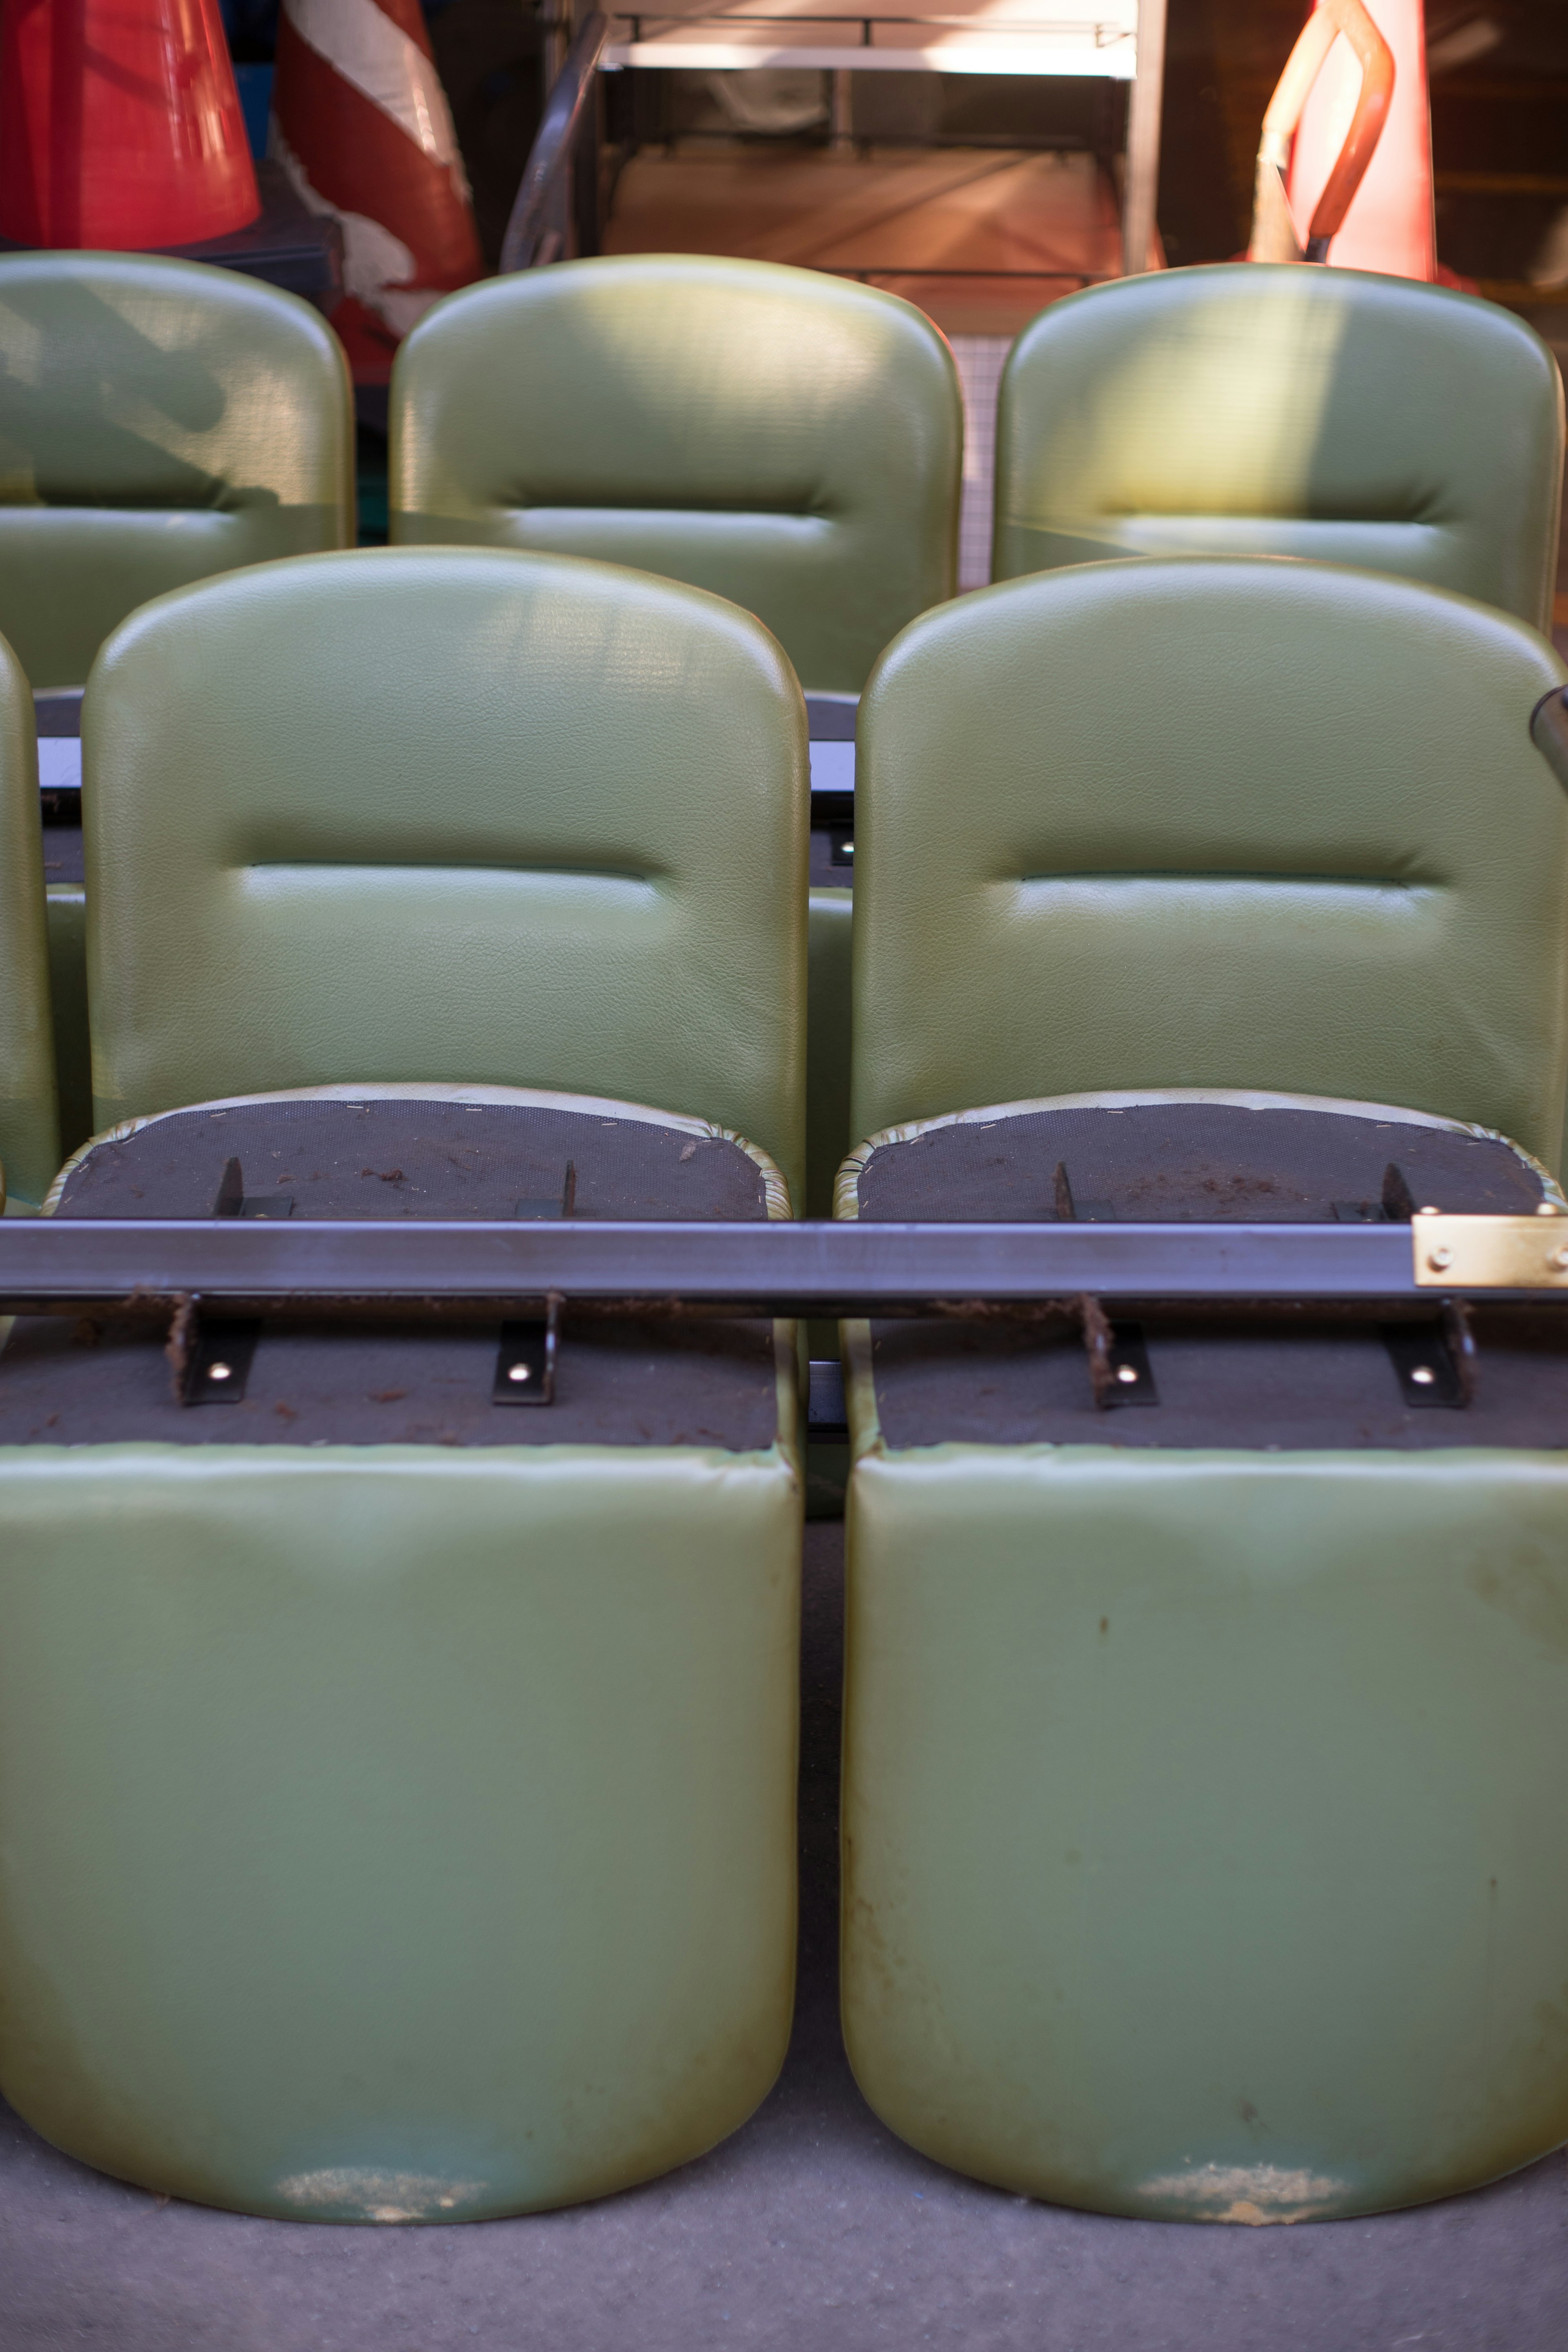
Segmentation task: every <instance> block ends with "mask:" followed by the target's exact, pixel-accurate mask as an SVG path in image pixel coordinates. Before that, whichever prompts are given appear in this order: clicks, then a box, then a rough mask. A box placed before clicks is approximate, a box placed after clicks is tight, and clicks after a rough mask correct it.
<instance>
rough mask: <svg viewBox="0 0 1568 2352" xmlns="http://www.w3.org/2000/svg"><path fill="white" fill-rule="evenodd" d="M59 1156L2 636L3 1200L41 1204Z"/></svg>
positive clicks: (27, 819) (11, 665) (12, 660)
mask: <svg viewBox="0 0 1568 2352" xmlns="http://www.w3.org/2000/svg"><path fill="white" fill-rule="evenodd" d="M59 1158H60V1152H59V1122H58V1113H57V1108H56V1097H55V1048H54V1031H53V1025H52V1023H51V1021H50V1017H49V965H48V943H47V934H46V921H45V909H44V862H43V844H42V840H41V838H40V834H39V826H38V761H37V742H36V740H35V737H34V732H33V698H32V695H31V693H30V692H29V691H28V688H27V681H26V677H25V676H24V674H23V671H22V667H21V664H20V663H19V662H18V661H17V659H16V655H15V654H14V653H13V652H12V651H11V648H10V646H8V645H6V644H5V641H4V640H3V639H0V1172H3V1183H0V1200H4V1201H5V1202H6V1204H7V1205H8V1206H10V1207H12V1208H13V1209H15V1208H18V1207H23V1208H37V1206H38V1204H39V1203H40V1202H41V1201H42V1200H43V1197H44V1194H45V1193H46V1192H47V1190H48V1187H49V1184H50V1182H51V1181H52V1179H53V1177H54V1173H55V1171H56V1169H57V1168H58V1165H59Z"/></svg>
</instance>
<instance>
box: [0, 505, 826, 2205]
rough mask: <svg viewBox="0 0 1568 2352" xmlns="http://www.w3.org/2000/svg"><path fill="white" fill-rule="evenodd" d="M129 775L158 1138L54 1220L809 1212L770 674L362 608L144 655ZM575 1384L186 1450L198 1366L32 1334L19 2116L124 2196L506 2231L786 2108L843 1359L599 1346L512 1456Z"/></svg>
mask: <svg viewBox="0 0 1568 2352" xmlns="http://www.w3.org/2000/svg"><path fill="white" fill-rule="evenodd" d="M84 728H85V734H84V759H85V792H86V797H87V806H86V811H85V817H86V834H87V843H88V882H89V910H90V920H91V938H90V955H91V970H92V983H93V1022H94V1033H93V1042H94V1084H95V1089H96V1098H97V1105H98V1115H99V1117H100V1119H101V1120H102V1121H104V1122H105V1123H106V1127H107V1129H108V1131H107V1132H106V1133H105V1134H104V1135H102V1136H100V1138H99V1139H96V1140H95V1141H94V1142H93V1143H91V1144H89V1146H88V1147H87V1148H86V1149H85V1150H83V1151H81V1152H79V1154H77V1155H76V1156H75V1158H74V1159H73V1160H72V1161H71V1162H70V1163H68V1167H67V1169H66V1171H64V1172H63V1174H62V1177H61V1179H60V1181H59V1183H58V1186H57V1187H56V1191H55V1192H54V1194H53V1196H52V1199H51V1203H50V1206H51V1209H52V1213H54V1214H56V1215H58V1216H61V1217H68V1216H93V1215H97V1216H104V1215H109V1216H113V1215H124V1214H137V1215H142V1216H180V1215H186V1216H188V1215H191V1214H197V1215H205V1214H207V1213H233V1214H236V1215H242V1216H253V1215H263V1216H276V1215H278V1214H279V1213H288V1204H289V1203H290V1202H292V1203H293V1204H295V1206H296V1207H297V1209H298V1211H299V1213H301V1214H304V1215H313V1216H316V1217H318V1218H321V1217H325V1218H332V1217H350V1218H360V1219H363V1218H367V1217H368V1218H377V1217H379V1218H387V1217H394V1218H395V1217H408V1216H415V1217H418V1216H425V1217H429V1216H432V1215H435V1216H441V1215H447V1216H463V1217H473V1216H478V1217H488V1218H495V1217H501V1218H509V1219H510V1218H511V1217H514V1216H516V1217H537V1216H549V1215H557V1216H558V1215H563V1214H572V1215H574V1216H577V1217H589V1218H592V1217H605V1216H610V1217H616V1216H619V1217H628V1216H629V1217H637V1218H646V1217H649V1216H654V1217H658V1216H673V1217H690V1216H715V1215H719V1216H725V1217H730V1218H748V1217H751V1218H764V1217H770V1216H772V1217H779V1216H788V1215H789V1214H790V1213H792V1203H793V1200H794V1198H795V1197H796V1196H797V1195H798V1189H799V1185H800V1182H801V1171H802V1165H803V1157H804V1144H803V1130H804V1105H803V1071H802V1064H803V1058H804V1033H805V830H806V822H807V785H806V748H805V743H806V739H805V713H804V710H803V708H802V704H801V698H800V695H799V690H798V688H797V687H796V684H795V679H794V677H793V675H792V674H791V672H790V670H789V667H788V665H787V664H786V663H785V662H784V658H783V656H781V654H780V653H779V650H778V647H777V646H776V645H775V644H774V643H773V640H772V639H771V638H769V637H768V635H766V633H765V632H764V631H763V630H762V629H760V628H759V627H758V626H757V625H756V624H755V623H754V622H753V621H752V620H751V619H750V618H749V616H747V615H746V614H742V613H739V612H737V611H736V610H735V609H734V608H733V607H732V606H731V605H728V604H722V603H721V602H720V601H719V600H717V599H715V598H712V597H709V596H705V595H702V594H700V593H694V592H693V591H691V590H689V589H686V588H683V587H679V586H675V585H672V584H670V583H665V582H661V581H656V580H651V579H648V578H647V577H644V576H640V575H636V574H632V573H629V572H621V571H618V570H616V569H614V568H612V567H609V566H606V565H600V564H591V563H579V562H573V561H569V560H563V559H561V558H558V557H550V556H529V555H523V554H518V553H509V552H506V551H495V550H482V549H471V550H444V551H423V550H406V549H398V550H390V551H367V552H363V553H360V554H345V555H328V556H319V557H314V558H310V559H307V560H305V561H303V562H296V563H291V564H279V565H274V566H268V567H263V568H259V569H257V570H253V571H249V572H240V573H236V574H234V575H232V576H230V577H228V578H226V579H225V580H223V581H219V582H214V583H209V584H207V585H205V586H203V587H199V588H195V589H192V590H189V591H187V592H185V593H183V594H181V595H178V596H174V597H169V598H165V599H163V600H162V601H161V602H160V603H159V604H156V605H154V606H153V607H150V608H149V609H147V610H146V611H144V612H142V614H138V615H137V616H136V617H135V618H134V619H132V621H131V622H130V623H128V624H127V625H126V626H125V627H124V628H122V629H121V631H120V632H119V633H118V634H117V635H116V637H115V638H114V640H113V642H112V643H111V645H110V646H109V647H108V649H107V650H106V652H105V653H104V655H103V656H102V658H101V659H100V662H99V664H98V666H97V667H96V668H95V671H94V674H93V677H92V681H91V683H90V685H89V689H88V695H87V701H86V709H85V718H84ZM790 877H798V880H796V881H795V883H794V884H793V885H792V882H791V879H790ZM531 1328H532V1327H531V1326H521V1325H519V1326H514V1325H507V1326H505V1327H503V1328H502V1329H501V1331H500V1343H499V1344H500V1354H499V1356H498V1333H497V1329H496V1328H495V1327H494V1326H493V1325H492V1326H491V1327H490V1328H489V1329H488V1330H485V1329H483V1328H473V1327H470V1326H467V1325H461V1324H459V1325H458V1326H451V1325H437V1326H434V1327H432V1326H430V1325H428V1324H426V1325H425V1326H424V1327H421V1328H398V1327H396V1326H394V1327H392V1328H390V1329H389V1328H386V1327H385V1326H384V1325H380V1326H377V1325H374V1324H373V1325H369V1326H364V1327H361V1326H358V1325H351V1326H349V1327H348V1328H344V1327H343V1326H342V1324H341V1323H339V1324H335V1325H331V1324H329V1325H321V1324H320V1323H318V1324H310V1323H309V1322H306V1323H304V1324H302V1325H300V1324H289V1325H288V1326H286V1327H285V1328H277V1327H269V1328H264V1329H262V1330H261V1331H260V1332H259V1334H257V1333H254V1332H252V1333H249V1334H248V1335H247V1331H246V1329H245V1328H244V1327H243V1326H239V1325H235V1324H232V1323H230V1324H226V1323H224V1322H222V1321H221V1320H220V1321H213V1322H211V1323H204V1322H200V1321H197V1322H196V1323H195V1324H194V1325H187V1324H182V1325H180V1327H179V1328H178V1329H177V1330H176V1331H174V1332H172V1333H171V1335H170V1338H171V1345H172V1346H173V1347H174V1355H175V1359H176V1361H175V1370H174V1383H175V1386H174V1389H173V1390H172V1388H171V1371H170V1363H169V1361H166V1360H165V1357H164V1351H163V1345H162V1341H163V1328H162V1327H160V1326H154V1327H153V1330H152V1332H151V1334H149V1331H148V1328H147V1327H146V1326H145V1325H144V1324H143V1325H136V1324H134V1323H131V1324H126V1325H123V1326H121V1324H119V1323H117V1322H115V1321H113V1320H112V1319H111V1320H110V1322H109V1323H108V1325H107V1326H106V1327H105V1328H103V1329H102V1331H101V1332H100V1345H98V1346H96V1347H93V1348H88V1349H84V1348H82V1347H80V1346H79V1345H78V1346H73V1345H72V1344H71V1338H70V1330H69V1327H68V1326H61V1325H59V1324H51V1323H50V1322H49V1321H48V1320H47V1318H32V1319H24V1320H23V1321H20V1322H18V1323H17V1325H16V1327H15V1328H14V1330H13V1333H12V1336H11V1339H10V1341H9V1344H8V1345H7V1347H6V1349H5V1353H4V1355H0V1449H4V1458H3V1461H0V1656H3V1659H4V1664H0V1685H3V1689H0V1824H3V1825H0V1985H3V1986H4V1990H5V1999H4V2001H3V2003H0V2018H3V2020H4V2022H3V2023H0V2085H3V2087H4V2090H5V2095H6V2096H7V2097H8V2098H9V2100H10V2101H11V2102H12V2104H13V2105H15V2106H16V2108H17V2109H18V2111H19V2112H20V2113H21V2114H22V2115H23V2116H25V2117H26V2119H27V2120H28V2121H29V2122H30V2123H31V2124H32V2125H33V2126H35V2127H36V2128H37V2130H39V2131H40V2132H42V2133H43V2134H44V2135H45V2136H46V2137H48V2138H50V2139H52V2140H54V2141H55V2142H56V2143H57V2144H58V2146H60V2147H65V2148H67V2149H68V2150H69V2151H70V2152H71V2153H73V2154H74V2155H76V2156H78V2157H79V2158H82V2159H83V2160H84V2161H86V2162H88V2163H90V2164H95V2165H98V2166H99V2167H100V2168H103V2169H104V2170H107V2171H110V2172H112V2173H116V2174H118V2175H120V2176H121V2177H123V2178H125V2179H132V2180H135V2181H138V2182H140V2183H141V2184H142V2185H143V2186H145V2187H148V2188H151V2189H157V2190H159V2191H161V2192H163V2193H168V2194H174V2195H178V2196H181V2197H185V2198H189V2199H193V2200H196V2201H199V2202H205V2203H209V2204H217V2205H226V2206H230V2207H234V2208H237V2209H238V2210H247V2211H253V2212H258V2213H265V2214H271V2215H275V2216H279V2217H285V2218H287V2217H292V2218H302V2219H311V2220H339V2221H408V2220H424V2221H438V2220H456V2219H464V2218H468V2219H479V2218H483V2217H485V2216H486V2215H490V2214H496V2213H504V2212H514V2211H520V2210H531V2209H535V2208H539V2207H543V2206H550V2205H559V2204H562V2203H565V2202H569V2201H574V2200H578V2199H581V2198H584V2197H590V2196H595V2195H600V2194H605V2193H607V2192H609V2191H611V2190H614V2189H619V2188H623V2187H626V2186H627V2185H629V2184H630V2183H632V2182H635V2181H637V2180H641V2179H647V2178H648V2177H650V2176H651V2175H653V2174H656V2173H658V2172H660V2171H663V2170H665V2169H667V2168H669V2167H671V2166H673V2165H677V2164H679V2163H681V2162H684V2161H685V2160H686V2159H687V2158H690V2157H692V2156H695V2155H697V2154H698V2153H700V2151H701V2150H702V2149H703V2148H705V2147H710V2145H712V2143H713V2142H714V2141H716V2140H718V2139H720V2138H721V2137H723V2136H724V2135H725V2134H726V2133H728V2132H730V2131H731V2130H733V2129H734V2128H735V2127H736V2126H738V2125H739V2124H740V2123H741V2122H742V2121H743V2120H744V2118H745V2117H746V2116H747V2115H748V2114H749V2113H750V2112H751V2111H752V2108H753V2107H754V2106H755V2105H756V2104H757V2102H758V2101H759V2100H760V2099H761V2098H762V2097H763V2095H764V2093H765V2092H766V2090H767V2089H768V2087H769V2085H770V2084H771V2083H772V2081H773V2076H774V2074H775V2073H776V2071H777V2069H778V2066H779V2064H780V2063H781V2061H782V2058H783V2054H784V2045H785V2042H786V2041H787V2038H788V2033H789V2026H790V2017H791V2009H792V1986H793V1965H794V1949H795V1852H794V1806H795V1747H796V1717H797V1696H796V1681H797V1660H796V1647H795V1634H796V1625H797V1619H798V1608H799V1544H800V1521H801V1465H800V1454H799V1446H798V1442H797V1421H798V1403H797V1378H796V1354H795V1338H794V1333H793V1329H792V1328H790V1327H787V1326H783V1325H780V1326H771V1325H768V1324H766V1323H762V1324H755V1323H752V1324H745V1325H737V1324H734V1323H731V1322H721V1323H719V1324H716V1325H709V1326H705V1327H704V1328H703V1329H702V1330H700V1331H697V1332H692V1331H685V1332H675V1333H672V1332H671V1330H670V1328H669V1326H668V1323H665V1324H662V1325H660V1324H658V1323H648V1322H643V1323H638V1322H635V1321H634V1322H631V1323H626V1322H621V1323H615V1324H606V1323H604V1322H599V1323H595V1322H593V1321H592V1320H590V1319H588V1318H574V1317H573V1316H570V1315H569V1316H568V1317H567V1318H566V1320H565V1322H564V1325H563V1329H562V1331H561V1335H560V1340H559V1349H558V1353H557V1356H556V1358H555V1374H554V1377H555V1396H554V1402H552V1403H551V1404H550V1405H548V1406H547V1407H545V1408H543V1409H540V1410H536V1411H531V1412H529V1411H523V1412H514V1411H508V1410H506V1409H505V1408H506V1407H507V1406H508V1405H509V1404H512V1403H515V1402H526V1401H527V1398H526V1395H525V1394H522V1393H521V1392H520V1391H515V1390H513V1389H510V1387H509V1386H508V1382H509V1381H510V1380H512V1379H513V1378H514V1377H517V1376H520V1375H521V1373H522V1372H523V1371H526V1370H530V1369H531V1368H533V1369H540V1370H542V1366H543V1364H544V1362H545V1361H546V1359H544V1358H542V1357H535V1356H531V1355H530V1353H529V1352H528V1349H527V1348H526V1347H521V1343H519V1342H518V1341H517V1334H518V1333H519V1332H520V1331H527V1330H531ZM509 1335H510V1337H509ZM535 1337H536V1338H537V1337H539V1334H537V1333H536V1334H535ZM252 1340H254V1349H253V1352H252V1350H251V1342H252ZM520 1348H521V1352H520ZM219 1383H221V1385H218V1384H219ZM204 1384H205V1385H204ZM535 1393H537V1391H535ZM185 1400H189V1401H188V1402H187V1401H185ZM110 1529H111V1530H112V1539H111V1540H107V1541H106V1535H107V1534H108V1533H109V1531H110Z"/></svg>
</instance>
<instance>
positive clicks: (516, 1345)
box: [490, 1291, 562, 1404]
mask: <svg viewBox="0 0 1568 2352" xmlns="http://www.w3.org/2000/svg"><path fill="white" fill-rule="evenodd" d="M561 1304H562V1302H561V1296H560V1293H559V1292H558V1291H552V1293H551V1295H550V1297H549V1298H548V1299H547V1301H546V1302H545V1310H544V1313H543V1314H542V1316H537V1317H534V1316H530V1317H527V1318H523V1317H520V1318H518V1319H517V1320H516V1321H514V1322H510V1323H503V1324H502V1325H501V1328H500V1350H499V1351H498V1353H497V1356H496V1376H495V1382H494V1385H493V1386H492V1388H491V1390H490V1402H491V1403H492V1404H553V1403H554V1402H555V1361H556V1356H557V1354H558V1352H559V1349H560V1344H561Z"/></svg>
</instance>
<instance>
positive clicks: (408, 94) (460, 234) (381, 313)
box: [268, 0, 483, 384]
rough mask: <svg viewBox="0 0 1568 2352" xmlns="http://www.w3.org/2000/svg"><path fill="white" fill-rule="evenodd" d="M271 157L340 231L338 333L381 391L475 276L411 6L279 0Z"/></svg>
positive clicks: (468, 220)
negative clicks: (395, 365)
mask: <svg viewBox="0 0 1568 2352" xmlns="http://www.w3.org/2000/svg"><path fill="white" fill-rule="evenodd" d="M268 152H269V153H270V154H271V155H273V156H274V157H275V158H276V159H277V161H278V162H279V163H281V164H282V166H283V169H284V170H285V171H286V172H287V173H288V174H289V179H290V180H291V181H292V182H293V184H294V186H295V188H296V189H297V190H298V192H299V194H300V198H301V200H302V201H303V203H304V204H305V205H308V206H309V208H310V211H312V212H314V213H323V214H329V215H331V217H332V218H333V219H334V220H336V221H338V222H339V223H340V224H341V225H342V232H343V284H344V289H345V291H344V294H343V299H342V301H341V302H340V303H339V305H338V307H337V309H336V310H334V311H333V313H332V324H333V326H334V327H335V328H336V329H337V331H338V333H339V335H340V336H341V337H342V341H343V344H344V346H345V348H346V349H347V352H348V355H349V362H350V365H351V366H352V367H353V373H354V379H355V381H356V383H369V384H374V383H385V382H386V381H387V378H388V377H389V375H390V374H391V373H392V362H393V359H394V357H395V353H396V350H397V346H398V344H399V343H400V342H401V341H402V340H403V338H404V336H405V334H406V333H407V332H408V331H409V329H410V328H411V327H412V326H413V325H414V323H415V321H416V320H417V319H419V318H420V317H422V315H423V314H424V312H425V311H426V310H428V309H429V307H430V305H431V303H432V302H434V301H436V300H437V299H438V297H439V296H441V295H442V294H447V293H450V292H451V290H452V289H453V288H454V287H458V286H467V285H468V283H469V282H470V281H471V280H472V279H473V278H477V277H478V276H479V273H480V269H481V268H482V266H483V265H482V263H481V260H480V257H479V236H478V234H477V232H476V230H475V227H474V215H473V207H472V204H471V201H470V198H469V194H468V178H467V175H466V174H465V173H464V170H463V163H462V158H461V156H460V154H459V153H458V140H457V133H456V132H455V131H454V130H453V128H452V110H451V108H450V107H449V106H448V104H447V93H446V91H445V90H444V89H442V87H441V80H440V77H439V75H438V74H437V71H436V63H435V59H434V58H433V57H432V55H431V52H430V40H429V36H428V34H427V33H426V29H425V18H424V15H423V12H422V10H421V8H420V5H419V0H283V6H282V9H281V12H280V14H279V22H278V60H277V70H276V73H275V76H274V79H273V85H272V121H271V126H270V130H269V131H268Z"/></svg>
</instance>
